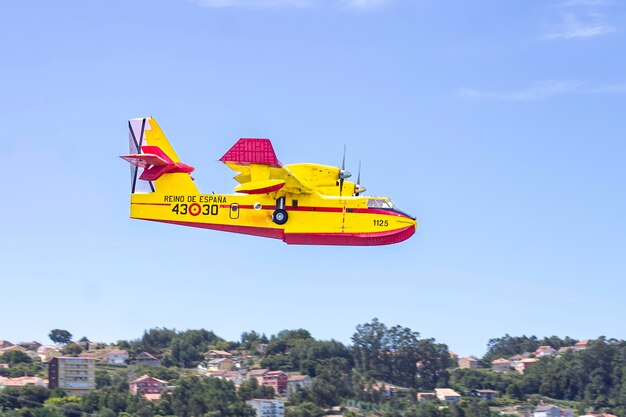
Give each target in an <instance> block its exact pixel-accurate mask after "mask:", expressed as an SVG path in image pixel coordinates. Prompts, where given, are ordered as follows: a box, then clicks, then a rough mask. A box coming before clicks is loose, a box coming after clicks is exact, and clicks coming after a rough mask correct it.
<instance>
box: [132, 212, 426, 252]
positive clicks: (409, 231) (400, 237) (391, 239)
mask: <svg viewBox="0 0 626 417" xmlns="http://www.w3.org/2000/svg"><path fill="white" fill-rule="evenodd" d="M139 219H140V220H150V221H155V222H161V223H170V224H178V225H181V226H190V227H199V228H202V229H211V230H220V231H223V232H231V233H240V234H245V235H253V236H261V237H269V238H272V239H281V240H282V241H283V242H285V243H287V244H289V245H335V246H380V245H391V244H393V243H399V242H403V241H405V240H407V239H408V238H410V237H411V236H413V234H414V233H415V228H416V227H415V226H407V227H405V228H403V229H398V230H392V231H385V232H374V233H285V232H284V231H283V229H274V228H269V227H254V226H234V225H226V224H210V223H193V222H178V221H171V220H155V219H141V218H139Z"/></svg>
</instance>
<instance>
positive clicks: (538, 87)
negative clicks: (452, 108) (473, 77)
mask: <svg viewBox="0 0 626 417" xmlns="http://www.w3.org/2000/svg"><path fill="white" fill-rule="evenodd" d="M574 93H577V94H626V83H623V84H601V85H592V84H589V83H585V82H582V81H571V80H553V81H544V82H540V83H536V84H534V85H532V86H530V87H528V88H526V89H523V90H511V91H488V90H478V89H473V88H464V89H461V90H460V91H459V92H458V93H457V96H459V97H462V98H467V99H473V100H501V101H537V100H544V99H548V98H551V97H555V96H559V95H563V94H574Z"/></svg>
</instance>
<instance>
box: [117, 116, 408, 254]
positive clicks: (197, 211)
mask: <svg viewBox="0 0 626 417" xmlns="http://www.w3.org/2000/svg"><path fill="white" fill-rule="evenodd" d="M128 129H129V144H130V155H124V156H122V157H121V158H123V159H125V160H126V161H128V162H130V163H131V165H132V166H131V182H132V184H131V198H130V217H131V218H133V219H141V220H152V221H157V222H164V223H172V224H178V225H183V226H192V227H202V228H205V229H213V230H221V231H226V232H234V233H243V234H248V235H255V236H263V237H270V238H275V239H282V241H283V242H285V243H289V244H305V245H306V244H308V245H355V246H372V245H388V244H392V243H398V242H402V241H404V240H406V239H408V238H409V237H411V236H412V235H413V234H414V233H415V230H416V228H417V223H416V221H415V218H414V217H411V216H409V215H408V214H406V213H404V212H402V211H400V210H398V209H397V208H396V207H395V206H394V205H393V203H392V202H391V200H390V199H389V198H386V197H361V196H360V194H361V193H362V192H364V191H365V188H364V187H362V186H361V185H360V184H359V182H360V181H359V180H360V172H359V179H358V180H357V182H356V183H353V182H349V181H346V178H349V177H350V176H351V174H350V173H349V172H348V171H346V169H345V149H344V158H343V163H342V167H341V168H337V167H331V166H327V165H319V164H292V165H283V164H281V163H280V162H278V159H277V158H276V154H275V153H274V149H273V147H272V143H271V142H270V141H269V140H268V139H252V138H242V139H239V141H238V142H237V143H236V144H235V145H234V146H233V147H232V148H230V150H229V151H228V152H226V154H225V155H224V156H222V158H221V159H220V161H222V162H223V163H225V164H226V165H227V166H228V167H230V168H231V169H232V170H233V171H235V172H237V173H238V174H237V175H236V176H235V177H234V178H235V180H237V182H239V185H238V186H237V187H235V192H236V194H201V193H200V192H199V191H198V189H197V188H196V186H195V184H194V182H193V178H192V177H191V175H190V173H191V172H192V171H193V170H194V168H193V167H191V166H189V165H186V164H184V163H182V162H181V161H180V159H179V158H178V156H177V155H176V153H175V152H174V149H173V148H172V146H171V145H170V143H169V142H168V140H167V138H166V137H165V135H164V134H163V131H162V130H161V128H160V127H159V125H158V123H157V122H156V120H154V119H153V118H151V117H150V118H140V119H132V120H130V121H129V122H128ZM359 171H360V167H359Z"/></svg>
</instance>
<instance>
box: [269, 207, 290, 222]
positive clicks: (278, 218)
mask: <svg viewBox="0 0 626 417" xmlns="http://www.w3.org/2000/svg"><path fill="white" fill-rule="evenodd" d="M288 218H289V216H288V215H287V211H286V210H284V209H276V210H274V214H272V221H273V222H274V223H276V224H285V223H287V219H288Z"/></svg>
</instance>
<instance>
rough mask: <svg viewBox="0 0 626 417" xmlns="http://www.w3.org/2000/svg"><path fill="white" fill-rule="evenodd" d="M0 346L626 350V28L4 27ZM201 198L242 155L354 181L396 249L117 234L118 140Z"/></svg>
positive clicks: (107, 9) (250, 8)
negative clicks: (384, 206) (541, 344)
mask: <svg viewBox="0 0 626 417" xmlns="http://www.w3.org/2000/svg"><path fill="white" fill-rule="evenodd" d="M0 22H1V24H0V36H1V37H2V39H3V40H4V41H3V42H2V43H1V44H0V57H1V59H2V61H1V63H2V65H0V144H1V145H2V146H0V164H1V166H2V167H3V171H4V176H3V179H2V180H1V185H2V187H1V188H2V190H3V193H4V198H2V204H1V205H0V230H1V232H2V233H1V236H2V238H1V239H0V253H1V256H0V262H1V269H0V285H1V288H2V302H1V305H2V309H1V311H2V319H1V320H0V339H8V340H11V341H14V342H17V341H21V340H30V339H37V340H40V341H42V342H43V341H46V339H47V334H48V331H49V330H50V329H52V328H57V327H59V328H66V329H68V330H70V331H71V332H72V333H73V334H74V335H76V336H77V337H80V336H83V335H86V336H88V337H89V338H91V339H92V340H104V341H114V340H117V339H128V338H135V337H139V336H140V335H141V334H142V332H143V330H144V329H146V328H150V327H155V326H166V327H175V328H177V329H181V330H182V329H187V328H199V327H204V328H207V329H212V330H214V331H215V332H216V333H218V334H219V335H221V336H223V337H225V338H228V339H237V338H238V337H239V335H240V334H241V332H243V331H246V330H250V329H255V330H257V331H261V332H265V333H267V334H272V333H275V332H277V331H279V330H281V329H285V328H299V327H303V328H307V329H309V330H310V331H311V332H312V333H313V335H314V336H316V337H318V338H323V339H329V338H335V339H338V340H341V341H344V342H348V341H349V339H350V336H351V335H352V333H353V332H354V328H355V326H356V325H357V324H359V323H364V322H367V321H369V320H370V319H372V318H373V317H378V318H379V319H380V320H382V321H383V322H385V323H386V324H389V325H394V324H401V325H404V326H408V327H410V328H412V329H413V330H416V331H419V332H421V334H422V335H423V336H425V337H434V338H436V339H437V340H439V341H442V342H445V343H448V344H449V346H450V348H451V349H452V350H455V351H457V352H458V353H460V354H463V355H469V354H477V355H479V354H482V353H483V352H484V349H485V345H486V343H487V341H488V339H489V338H491V337H499V336H502V335H504V334H505V333H510V334H515V335H521V334H537V335H540V336H544V335H553V334H556V335H561V336H564V335H570V336H572V337H576V338H581V339H582V338H593V337H596V336H599V335H607V336H611V337H617V338H626V333H625V331H626V330H625V329H624V326H623V317H624V316H625V315H626V306H625V304H624V294H625V293H626V283H625V282H624V277H625V276H626V256H624V255H625V254H626V221H625V216H624V214H625V213H626V192H625V191H626V186H625V179H626V168H625V166H626V164H625V160H624V159H625V155H626V131H625V130H626V129H625V120H626V119H625V117H624V115H625V113H624V111H625V109H626V75H625V74H626V71H625V70H626V56H625V55H624V53H623V46H624V44H625V35H624V31H625V30H626V7H625V6H624V5H623V3H621V2H618V1H610V0H605V1H603V0H555V1H544V0H542V1H539V0H536V1H524V2H503V1H496V0H492V1H476V2H462V1H456V2H455V1H433V0H414V1H411V0H404V1H401V0H386V1H385V0H318V1H312V0H248V1H245V0H197V1H187V0H156V1H135V2H125V1H107V2H97V1H78V0H76V1H61V2H46V1H28V0H26V1H12V2H3V3H2V5H0ZM148 115H152V116H154V117H155V118H157V119H158V120H159V122H160V124H161V127H162V128H163V129H164V131H165V132H166V134H167V135H168V137H169V139H170V140H171V142H172V143H173V145H174V147H175V148H176V150H177V152H178V154H179V156H181V158H182V160H183V162H185V163H188V164H190V165H193V166H194V167H196V172H195V175H194V176H195V178H196V183H197V184H198V186H199V187H200V189H201V190H202V191H204V192H211V191H216V192H231V191H232V188H233V187H234V186H235V182H234V180H232V178H231V177H232V174H233V173H232V172H231V171H230V170H229V169H228V168H227V167H226V166H223V165H222V164H220V163H219V162H217V160H218V159H219V157H220V156H221V155H222V154H223V153H224V152H225V151H226V150H228V148H229V147H230V146H231V145H232V144H233V143H234V142H235V141H236V140H237V139H238V138H239V137H268V138H270V139H272V141H273V144H274V148H275V149H276V152H277V154H278V157H279V159H280V160H281V161H282V162H284V163H295V162H319V163H326V164H332V165H338V164H339V163H340V161H341V153H342V149H343V145H344V144H346V145H347V148H348V155H347V163H348V169H350V170H352V171H353V172H354V171H356V169H357V166H358V161H359V160H362V161H363V170H362V178H363V184H364V185H365V186H366V187H367V188H368V192H370V193H372V194H374V195H386V196H390V197H392V198H393V199H394V201H395V202H396V204H397V205H399V206H400V207H401V208H402V209H403V210H405V211H407V212H409V213H412V214H413V215H415V216H417V218H418V220H419V222H420V226H419V229H418V232H417V233H416V235H415V236H414V237H412V238H411V239H410V240H409V241H407V242H404V243H402V244H399V245H393V246H389V247H375V248H353V247H297V246H287V245H284V244H283V243H282V242H280V241H274V240H264V239H260V238H254V237H247V236H241V235H231V234H225V233H217V232H211V231H205V230H195V229H188V228H182V227H175V226H170V225H164V224H155V223H147V222H140V221H131V220H130V219H129V218H128V200H129V196H128V193H129V175H128V166H127V164H126V163H125V162H124V161H122V160H120V159H119V158H117V156H118V155H121V154H124V153H125V152H126V151H127V149H126V147H127V131H126V120H127V119H129V118H133V117H142V116H148Z"/></svg>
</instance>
